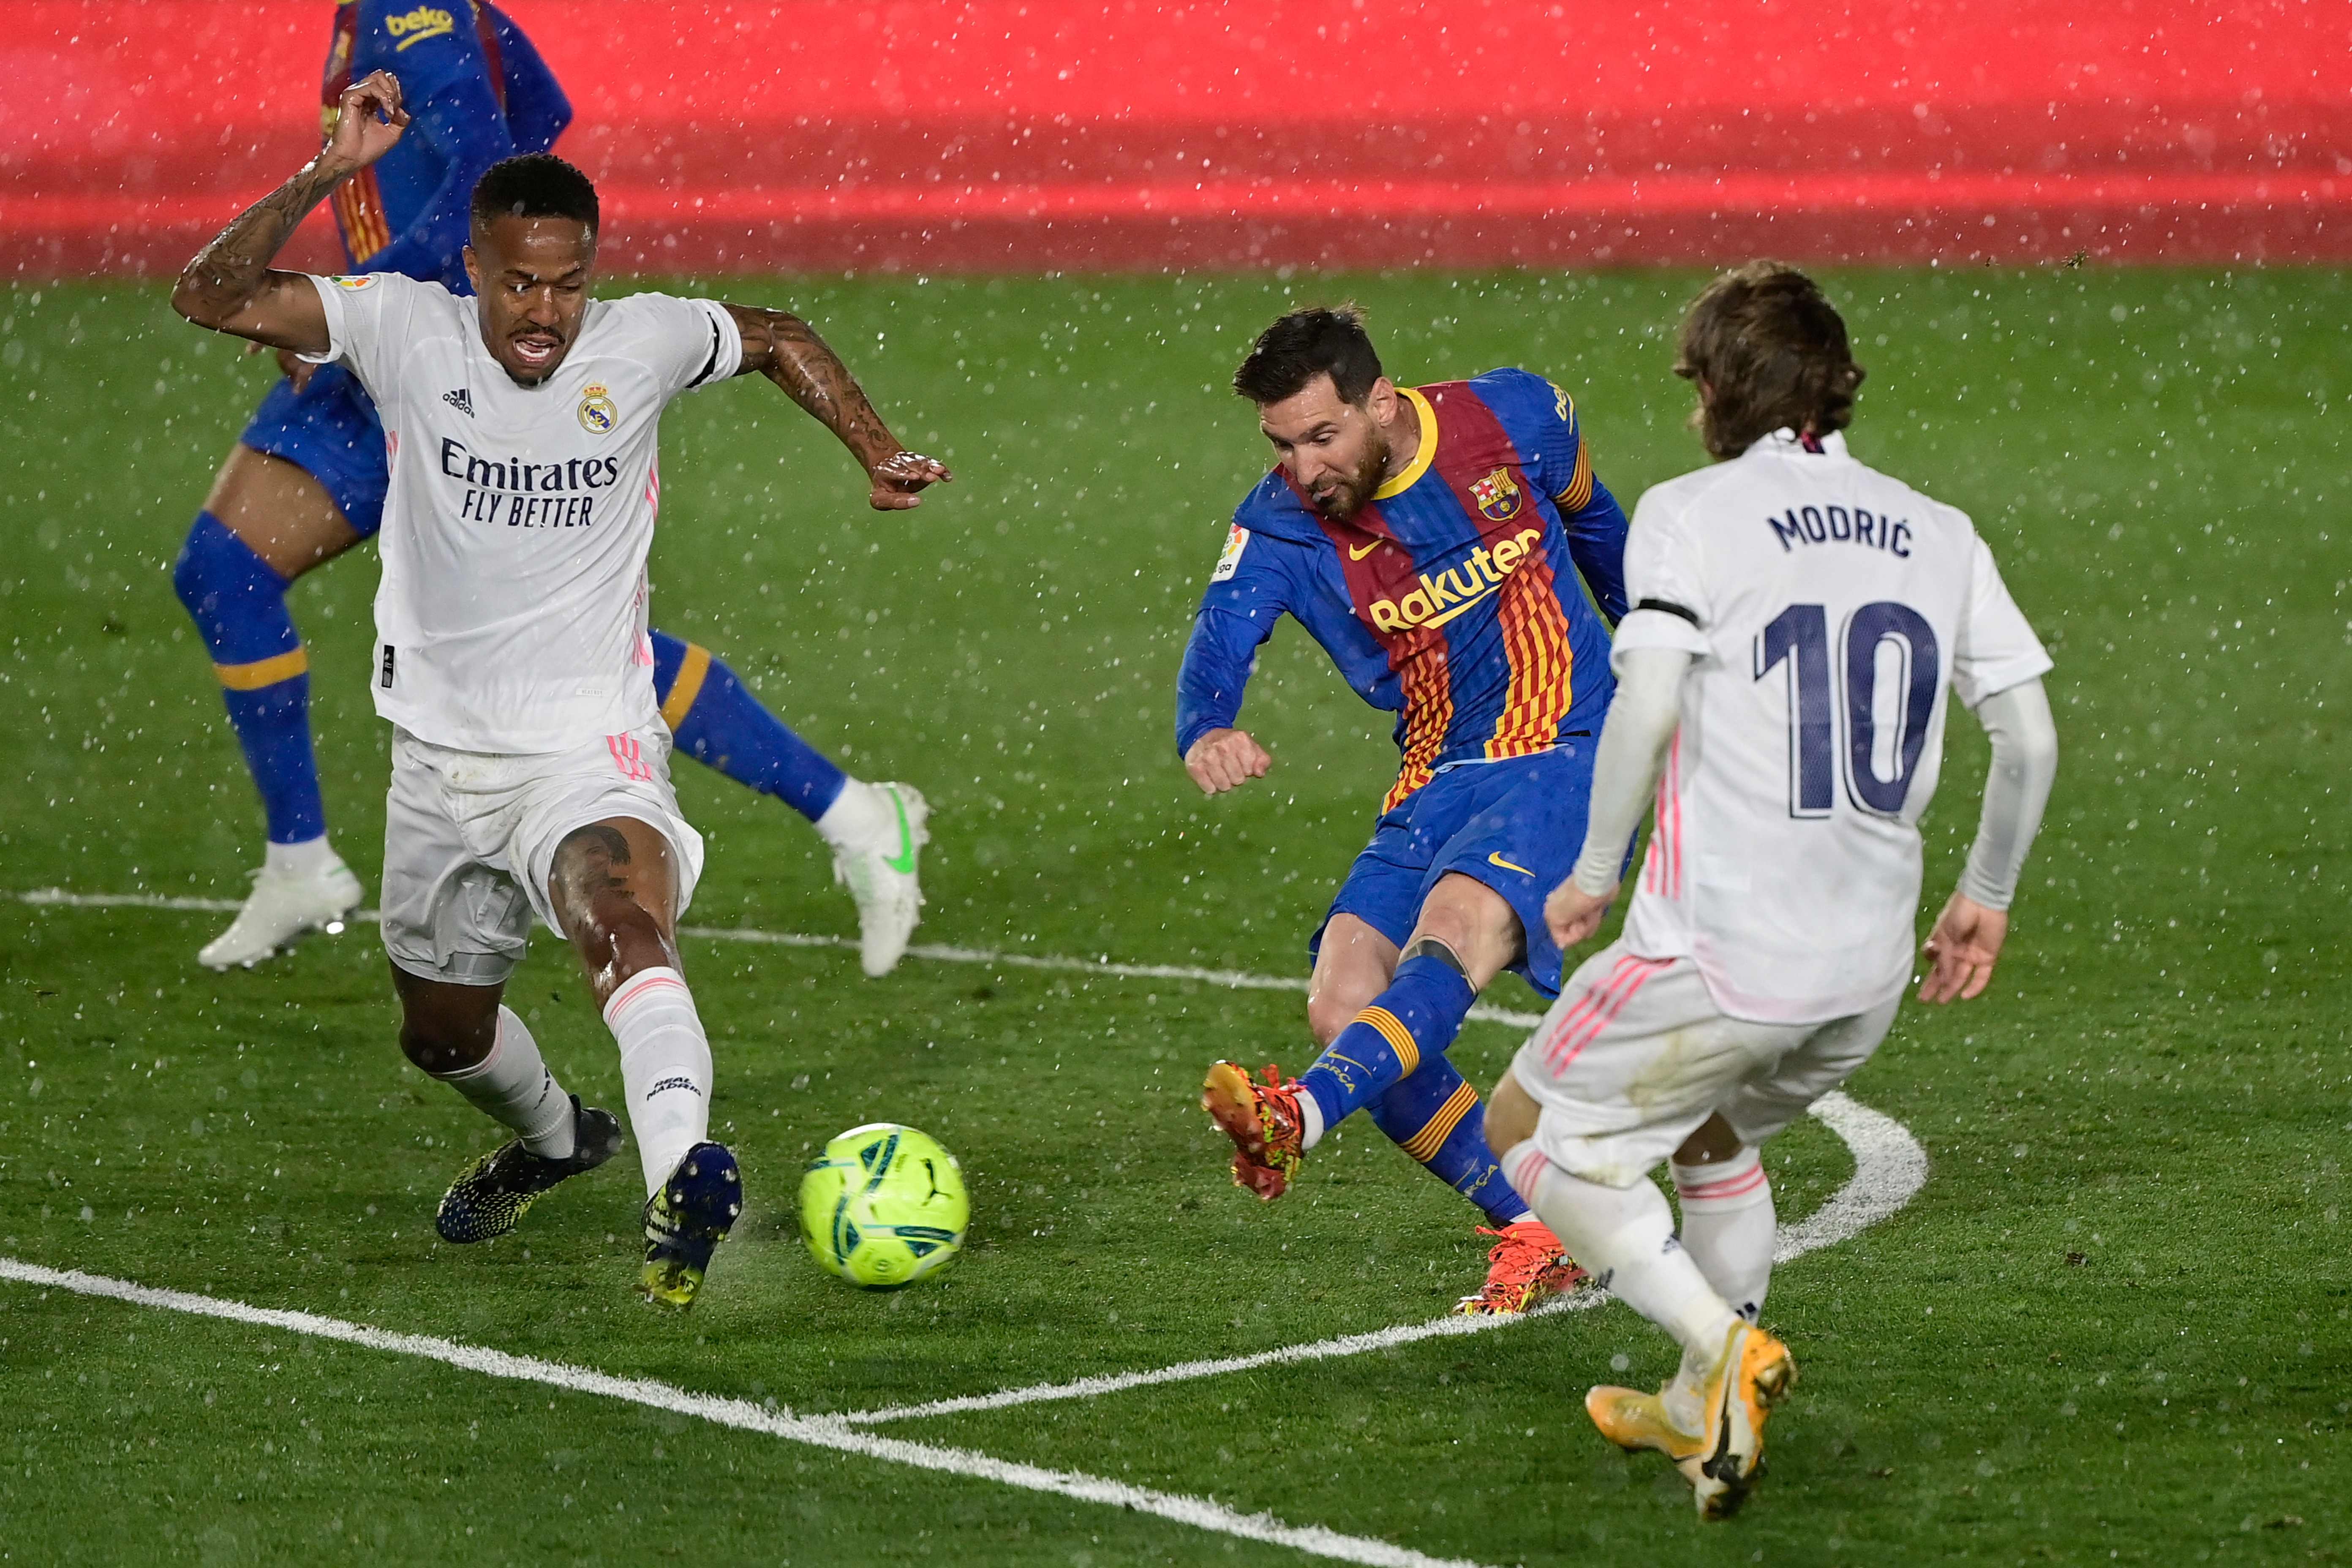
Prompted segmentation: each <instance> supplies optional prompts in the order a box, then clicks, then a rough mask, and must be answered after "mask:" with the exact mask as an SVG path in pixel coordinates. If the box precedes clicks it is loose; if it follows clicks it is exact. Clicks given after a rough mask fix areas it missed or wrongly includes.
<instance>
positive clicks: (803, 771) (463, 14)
mask: <svg viewBox="0 0 2352 1568" xmlns="http://www.w3.org/2000/svg"><path fill="white" fill-rule="evenodd" d="M321 9H322V10H323V9H325V7H324V6H322V7H321ZM333 13H334V29H333V33H332V41H331V43H330V45H329V47H328V53H327V69H326V82H325V92H324V96H323V100H322V105H323V107H322V110H321V118H322V120H323V121H324V124H323V126H322V134H327V133H331V132H332V131H333V129H334V123H335V117H336V114H337V112H338V109H337V105H338V104H339V102H340V100H341V94H342V91H343V89H345V88H347V87H349V86H350V85H351V84H352V82H353V81H355V80H358V79H360V78H362V77H364V76H366V75H367V74H368V73H369V72H370V71H371V70H373V69H377V68H382V69H383V70H385V71H387V72H389V73H390V74H391V75H392V77H393V79H394V80H396V81H398V82H399V83H400V89H401V100H402V101H403V103H404V104H405V105H407V107H408V111H409V114H410V116H411V119H410V123H409V131H408V133H407V134H406V135H405V136H404V137H402V138H401V140H400V142H399V144H398V145H396V146H395V147H394V148H393V150H392V151H391V152H390V153H387V154H385V156H384V157H383V160H382V161H381V162H379V163H373V164H371V165H370V166H368V167H367V168H365V169H362V170H361V171H360V172H359V174H356V175H354V176H352V178H351V179H349V180H346V181H344V182H343V184H341V185H339V186H337V187H336V189H335V192H334V196H333V208H332V210H333V213H334V218H335V226H336V230H337V232H338V234H339V235H340V236H341V240H342V244H343V251H344V254H345V255H346V257H347V258H349V261H350V269H351V270H352V271H353V272H362V271H365V272H399V273H404V274H405V275H406V276H408V277H411V278H415V279H422V280H424V281H425V282H431V283H439V284H441V285H442V286H443V287H445V288H446V289H449V290H450V292H452V293H456V294H468V293H471V292H472V291H473V285H472V283H471V282H470V281H468V280H467V276H466V264H465V257H464V250H465V246H466V228H467V203H468V201H469V199H470V198H471V196H472V194H473V190H474V182H475V181H477V180H478V179H479V178H480V177H481V174H482V171H483V170H485V169H487V168H488V167H489V166H490V165H491V164H492V163H497V162H498V161H499V159H501V158H506V157H510V156H512V155H513V154H515V153H544V152H546V151H547V150H548V149H549V148H550V147H551V146H552V145H553V144H554V142H555V139H556V137H557V136H558V135H560V134H561V133H562V131H563V128H564V127H565V126H566V125H568V124H570V123H571V121H572V105H571V103H570V101H569V100H567V99H566V98H565V97H564V94H563V89H562V87H561V86H559V85H558V84H557V82H556V80H555V77H554V75H553V73H552V72H551V71H550V70H549V69H548V68H547V65H546V63H545V62H544V61H543V60H542V59H541V58H540V55H539V51H538V50H537V49H536V48H534V47H532V45H531V42H530V38H529V37H526V36H525V35H524V34H523V32H522V29H521V28H520V27H518V26H515V24H514V21H513V19H512V18H510V17H509V16H507V15H506V14H505V13H504V12H503V11H501V10H499V8H498V7H497V6H496V5H492V4H490V0H468V4H467V5H456V4H455V3H454V0H453V3H452V5H449V6H441V7H436V6H425V7H418V6H417V5H415V0H343V3H342V4H341V5H336V6H334V7H333ZM258 347H259V345H256V348H257V349H258ZM278 364H279V366H280V368H281V369H283V370H284V371H285V372H286V377H285V379H284V380H282V381H280V382H278V384H277V385H275V386H273V387H272V388H270V390H269V392H268V395H265V396H264V397H263V398H262V400H261V406H260V407H259V408H258V409H257V410H256V411H255V412H254V416H253V418H252V420H251V422H250V423H249V424H247V426H246V428H245V431H244V434H243V435H242V436H241V437H239V438H238V441H237V445H236V447H232V448H231V449H230V452H229V457H228V460H227V461H226V463H224V464H223V465H222V467H221V471H220V477H219V478H218V479H215V481H214V484H213V489H212V493H211V494H210V495H208V496H207V497H206V498H205V505H204V510H202V511H200V512H199V513H198V514H197V516H196V521H195V524H194V527H193V528H191V529H190V530H189V531H188V538H187V542H186V543H185V545H184V546H183V547H182V549H181V551H180V558H179V560H178V562H177V563H176V564H175V565H174V568H173V584H174V586H176V587H177V588H178V590H179V595H180V600H181V603H183V604H184V605H186V606H187V610H188V614H189V616H190V617H191V618H192V619H194V622H195V624H196V630H197V631H198V632H199V633H201V634H202V636H203V637H204V640H205V649H206V651H207V652H208V653H210V654H211V656H212V658H213V669H214V673H215V675H216V676H217V677H218V678H219V679H220V683H221V696H222V698H223V699H224V700H225V701H226V707H227V709H228V720H229V723H230V725H231V727H232V728H233V729H235V730H236V737H237V741H238V743H239V745H240V746H241V747H242V748H243V750H244V752H245V759H246V766H247V770H248V772H250V773H251V774H252V776H253V782H254V787H255V789H256V791H257V793H258V794H259V795H260V796H261V804H262V811H263V816H264V817H265V819H266V823H267V826H268V854H267V856H266V857H265V858H264V861H263V865H262V868H261V870H260V872H259V873H258V874H257V877H256V878H255V880H254V885H253V891H252V894H251V895H250V896H249V897H248V898H247V900H245V906H244V908H243V909H241V910H238V911H237V916H236V920H235V921H232V922H231V923H230V925H229V928H228V929H227V930H226V931H223V932H222V933H221V934H220V935H219V936H218V937H216V938H215V939H214V940H213V941H212V942H207V943H206V944H205V947H204V948H203V950H202V951H201V952H198V954H197V960H198V962H199V963H204V964H205V965H207V966H208V967H210V968H214V969H228V968H233V967H236V966H237V965H244V966H246V967H247V968H250V967H251V966H252V965H254V964H256V963H260V962H262V961H264V960H266V959H268V958H269V957H270V956H271V955H272V954H274V953H276V952H278V950H279V949H280V948H282V947H284V946H285V945H286V944H287V943H288V942H291V941H293V940H294V939H295V938H297V937H299V936H300V935H301V934H302V933H303V932H304V931H311V930H318V929H321V928H323V929H326V930H330V931H332V930H336V929H339V927H340V925H341V922H342V921H344V920H345V919H346V918H347V917H348V916H349V915H350V914H351V912H352V910H354V909H356V908H357V907H358V906H359V904H360V903H361V902H362V899H363V897H364V891H363V889H362V888H361V886H360V881H359V879H358V878H357V877H355V876H353V875H352V871H351V869H350V868H348V867H347V866H345V865H344V864H343V862H342V859H341V857H339V856H338V855H336V853H335V852H334V850H333V848H332V847H331V845H330V844H329V843H328V838H327V813H326V802H325V797H324V792H323V791H322V790H321V789H320V781H319V764H318V760H317V758H316V756H315V755H314V754H313V752H312V750H311V745H310V654H309V651H308V650H307V649H306V648H305V647H303V646H302V638H301V635H300V634H299V632H298V631H296V629H295V626H294V620H293V617H292V616H290V615H289V613H288V609H287V603H286V596H287V592H288V590H289V589H290V588H291V587H292V586H293V584H294V580H295V579H296V578H299V577H300V576H303V575H304V574H307V573H309V572H310V571H312V570H314V569H315V568H317V567H320V566H322V565H324V564H325V563H328V562H329V561H331V560H333V559H334V558H335V557H336V556H338V555H341V554H342V553H344V552H347V551H349V550H351V549H352V547H353V546H355V545H358V544H360V543H362V542H363V541H365V540H367V539H370V538H373V536H374V534H375V532H376V531H377V529H378V528H379V527H381V526H382V524H383V506H384V489H385V485H386V479H387V473H386V459H385V457H384V437H383V423H382V421H380V420H379V419H378V418H377V417H376V410H375V405H374V404H373V402H372V401H370V399H369V397H368V395H367V392H366V390H365V389H364V388H362V386H361V385H360V384H359V382H358V381H357V380H356V379H355V378H354V377H353V376H352V373H351V372H350V371H349V370H348V369H346V368H345V367H343V366H341V365H310V364H305V363H301V362H300V361H299V360H298V359H296V358H295V357H294V356H293V355H292V354H290V353H285V352H283V351H280V353H279V354H278ZM648 635H649V636H650V637H651V639H652V643H653V654H654V694H655V697H656V700H658V701H659V702H660V704H661V715H662V721H663V722H664V723H666V724H667V725H668V726H669V729H670V731H671V734H672V736H673V738H674V739H675V740H676V742H677V749H678V750H679V751H680V752H683V753H685V754H686V755H688V756H690V757H692V758H694V759H695V760H697V761H698V762H700V763H705V764H707V765H709V767H712V768H714V769H716V770H718V771H719V773H724V774H725V775H727V776H728V777H729V778H731V779H733V780H735V781H736V782H737V783H739V784H744V785H747V786H749V787H750V788H751V789H755V790H758V791H760V792H761V793H762V794H765V795H773V796H775V797H776V798H777V799H779V800H781V801H782V802H783V803H784V804H785V805H790V806H791V807H793V809H794V810H795V811H798V812H799V813H800V814H801V815H802V816H805V817H807V818H808V819H809V821H810V822H812V823H813V824H814V825H815V826H816V830H817V833H818V835H819V836H820V837H823V838H824V840H825V842H826V843H827V844H829V845H830V846H832V847H833V851H834V874H835V878H836V879H839V880H841V881H844V882H846V883H847V884H848V885H849V889H850V891H851V893H852V894H853V895H854V896H855V898H856V901H857V914H858V926H859V929H860V932H861V937H862V941H861V942H860V949H861V951H860V954H859V956H860V958H861V959H862V960H863V962H864V964H865V968H866V973H868V974H880V973H885V972H886V971H887V970H888V969H889V968H890V967H891V966H892V965H893V964H894V963H897V962H898V957H899V955H900V954H901V953H903V952H905V951H906V946H907V939H908V936H909V935H911V934H912V932H913V931H914V927H915V923H916V920H917V918H918V913H919V910H920V907H921V904H922V892H921V889H920V887H919V884H918V882H917V879H916V872H915V859H916V855H917V853H918V852H919V849H920V848H921V847H922V845H923V843H924V841H925V839H926V837H927V835H926V832H925V828H924V819H925V816H926V815H927V812H926V808H925V805H924V802H923V799H922V797H921V795H919V794H917V793H916V792H915V791H914V790H913V789H911V788H909V787H908V786H907V785H904V784H867V783H866V782H864V781H862V780H858V779H853V778H850V777H848V776H847V775H845V773H843V772H842V770H841V769H840V768H839V767H837V766H835V764H834V763H833V762H832V761H831V760H830V759H828V758H826V757H825V756H824V755H823V754H822V753H820V752H817V751H816V750H815V749H814V747H812V746H810V745H809V744H808V743H807V742H804V741H803V740H802V739H801V737H800V736H798V735H796V734H794V733H793V731H791V730H790V729H788V728H786V727H785V726H784V724H783V723H782V721H779V720H778V719H777V718H776V716H775V715H774V714H772V713H771V712H769V711H768V710H767V709H766V708H764V707H763V706H761V703H760V700H759V699H757V698H756V697H753V696H752V695H751V692H750V690H748V689H746V688H745V687H744V686H743V684H742V683H741V682H740V681H739V680H738V679H736V677H735V674H734V672H733V671H732V670H730V669H729V668H727V666H726V665H725V664H724V663H722V662H720V661H719V660H718V659H716V658H712V657H711V655H710V652H709V649H707V648H704V647H699V646H698V645H696V644H693V643H688V642H682V641H680V640H679V639H677V638H676V637H670V636H668V635H667V634H666V633H664V632H663V631H661V630H660V629H659V628H658V627H656V628H653V629H651V631H650V632H649V634H648Z"/></svg>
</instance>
